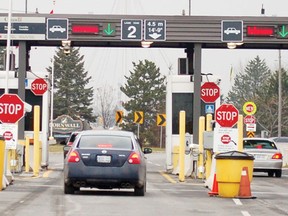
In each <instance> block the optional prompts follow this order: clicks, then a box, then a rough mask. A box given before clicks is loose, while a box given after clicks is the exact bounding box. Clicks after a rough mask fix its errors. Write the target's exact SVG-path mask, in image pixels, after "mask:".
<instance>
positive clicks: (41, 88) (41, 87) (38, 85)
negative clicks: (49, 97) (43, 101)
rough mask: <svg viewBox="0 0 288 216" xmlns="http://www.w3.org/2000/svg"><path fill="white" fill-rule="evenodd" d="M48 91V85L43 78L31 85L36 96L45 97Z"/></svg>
mask: <svg viewBox="0 0 288 216" xmlns="http://www.w3.org/2000/svg"><path fill="white" fill-rule="evenodd" d="M47 90H48V84H47V82H46V81H45V80H44V79H42V78H37V79H35V80H34V81H33V82H32V83H31V91H32V92H33V93H34V94H35V95H36V96H41V95H43V94H44V93H45V92H46V91H47Z"/></svg>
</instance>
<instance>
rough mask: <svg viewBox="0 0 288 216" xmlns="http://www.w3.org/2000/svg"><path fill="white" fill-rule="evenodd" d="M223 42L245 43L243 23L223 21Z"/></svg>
mask: <svg viewBox="0 0 288 216" xmlns="http://www.w3.org/2000/svg"><path fill="white" fill-rule="evenodd" d="M221 41H222V42H228V43H231V42H232V43H237V42H243V21H242V20H222V22H221Z"/></svg>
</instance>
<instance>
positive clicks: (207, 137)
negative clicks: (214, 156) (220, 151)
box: [203, 131, 214, 149]
mask: <svg viewBox="0 0 288 216" xmlns="http://www.w3.org/2000/svg"><path fill="white" fill-rule="evenodd" d="M203 136H204V137H203V142H204V149H213V143H214V132H213V131H204V134H203Z"/></svg>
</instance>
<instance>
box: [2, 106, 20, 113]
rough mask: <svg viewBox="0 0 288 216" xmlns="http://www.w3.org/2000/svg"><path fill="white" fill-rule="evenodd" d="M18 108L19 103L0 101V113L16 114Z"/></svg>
mask: <svg viewBox="0 0 288 216" xmlns="http://www.w3.org/2000/svg"><path fill="white" fill-rule="evenodd" d="M20 110H21V105H20V104H9V103H0V114H10V115H17V114H18V113H19V111H20Z"/></svg>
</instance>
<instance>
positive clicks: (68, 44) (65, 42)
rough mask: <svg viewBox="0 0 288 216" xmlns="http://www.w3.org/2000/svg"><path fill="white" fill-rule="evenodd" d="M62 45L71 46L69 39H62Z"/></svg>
mask: <svg viewBox="0 0 288 216" xmlns="http://www.w3.org/2000/svg"><path fill="white" fill-rule="evenodd" d="M62 46H63V47H64V46H71V41H70V40H63V41H62Z"/></svg>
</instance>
